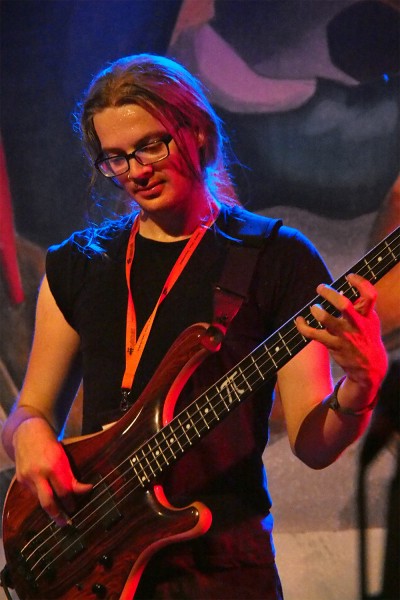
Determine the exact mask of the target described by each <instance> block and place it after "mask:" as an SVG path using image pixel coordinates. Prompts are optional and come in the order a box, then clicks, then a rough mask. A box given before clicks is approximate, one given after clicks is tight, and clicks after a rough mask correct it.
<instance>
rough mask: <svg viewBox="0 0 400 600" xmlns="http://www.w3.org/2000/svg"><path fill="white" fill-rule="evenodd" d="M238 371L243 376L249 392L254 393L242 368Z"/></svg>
mask: <svg viewBox="0 0 400 600" xmlns="http://www.w3.org/2000/svg"><path fill="white" fill-rule="evenodd" d="M238 370H239V374H240V375H241V376H242V379H243V381H244V383H245V384H246V385H247V387H248V390H249V392H252V391H253V389H252V387H251V385H250V384H249V382H248V381H247V378H246V376H245V374H244V373H243V371H242V369H241V368H240V367H238Z"/></svg>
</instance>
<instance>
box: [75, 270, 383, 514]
mask: <svg viewBox="0 0 400 600" xmlns="http://www.w3.org/2000/svg"><path fill="white" fill-rule="evenodd" d="M367 269H368V273H369V272H370V271H371V269H370V268H368V267H367ZM360 274H361V273H360ZM378 274H379V273H378ZM345 284H347V285H349V284H348V283H347V281H346V282H345ZM338 291H341V290H340V288H338ZM303 310H304V309H303ZM300 312H301V311H300ZM291 332H295V333H297V336H296V337H298V335H299V333H298V332H297V330H295V328H292V330H291V331H290V332H289V333H291ZM300 337H302V336H300ZM292 339H293V338H292ZM290 341H291V340H290ZM263 345H265V344H261V346H263ZM294 350H295V348H294ZM245 360H246V359H243V361H245ZM243 361H242V362H243ZM240 364H242V363H240ZM259 366H260V367H262V366H263V365H259ZM240 371H241V370H240ZM273 371H274V369H273ZM241 374H242V375H243V378H244V379H245V380H246V381H247V379H246V377H245V375H244V373H243V371H241ZM266 376H269V375H268V374H266ZM223 379H224V378H223ZM249 387H250V389H252V388H251V386H249ZM218 395H220V394H218ZM203 396H206V397H207V394H206V393H205V394H203ZM238 399H239V398H238ZM198 400H199V399H198ZM207 401H208V402H210V401H209V399H208V398H207ZM222 402H223V403H224V405H225V407H226V404H225V401H224V399H223V398H222ZM228 410H229V409H228ZM179 417H180V415H178V417H177V419H179ZM217 420H218V419H217ZM200 422H202V421H200ZM179 423H180V421H179ZM153 437H155V436H153ZM186 437H187V436H186ZM175 439H176V436H175ZM150 442H151V440H149V441H148V442H147V443H146V444H145V445H149V444H150ZM178 443H179V440H178ZM140 450H141V448H139V449H138V451H137V452H136V453H138V452H139V451H140ZM150 451H151V453H152V450H151V448H150ZM142 452H143V451H142ZM171 452H172V455H173V456H174V458H175V455H174V452H173V451H172V450H171ZM143 458H146V460H147V457H146V455H145V454H143ZM126 460H127V459H125V461H124V462H126ZM147 462H148V464H150V462H149V461H148V460H147ZM155 462H156V464H157V467H156V468H159V465H158V462H157V461H155ZM122 464H123V463H121V465H122ZM114 471H115V469H114ZM152 472H153V473H154V470H153V469H152ZM126 473H130V474H132V472H131V470H130V469H129V471H127V472H126ZM110 474H111V473H109V474H107V476H106V477H105V478H103V480H102V481H104V480H105V479H106V478H107V477H108V476H110ZM135 474H136V477H138V475H137V473H135ZM147 479H148V477H147ZM128 483H130V482H128ZM128 483H126V484H124V486H123V487H125V486H126V485H128ZM136 489H139V488H134V489H133V490H132V491H131V492H129V493H132V492H133V491H135V490H136ZM128 495H129V494H128ZM125 499H126V497H125V498H124V499H123V500H120V501H119V503H121V502H122V501H125ZM85 508H87V507H85Z"/></svg>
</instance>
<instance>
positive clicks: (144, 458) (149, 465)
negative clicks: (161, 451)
mask: <svg viewBox="0 0 400 600" xmlns="http://www.w3.org/2000/svg"><path fill="white" fill-rule="evenodd" d="M142 455H143V458H142V459H141V460H140V463H141V464H142V461H143V460H145V461H146V463H147V465H148V467H149V469H150V471H151V473H152V475H154V474H155V473H154V471H153V467H152V466H151V463H150V461H149V459H148V458H147V455H146V454H145V453H144V450H142ZM142 468H143V472H144V473H145V474H146V471H145V468H146V467H145V466H144V465H142ZM146 477H147V479H148V481H149V477H148V476H147V475H146Z"/></svg>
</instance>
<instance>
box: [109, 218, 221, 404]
mask: <svg viewBox="0 0 400 600" xmlns="http://www.w3.org/2000/svg"><path fill="white" fill-rule="evenodd" d="M215 218H216V215H215V214H214V211H213V213H212V214H211V216H210V218H209V219H208V221H207V222H206V223H201V224H200V225H199V226H198V227H197V229H196V230H195V231H194V233H193V234H192V236H191V237H190V238H189V240H188V242H187V244H186V245H185V247H184V248H183V250H182V252H181V254H180V255H179V257H178V259H177V261H176V263H175V264H174V266H173V268H172V270H171V272H170V274H169V275H168V277H167V280H166V282H165V284H164V286H163V289H162V291H161V294H160V296H159V298H158V300H157V302H156V305H155V307H154V309H153V311H152V313H151V315H150V316H149V318H148V319H147V321H146V323H145V325H144V327H143V329H142V331H141V333H140V336H139V338H138V339H137V325H136V312H135V305H134V302H133V297H132V291H131V268H132V263H133V258H134V256H135V240H136V235H137V233H138V231H139V215H138V216H137V217H136V219H135V221H134V223H133V225H132V229H131V233H130V236H129V241H128V247H127V250H126V260H125V275H126V283H127V286H128V306H127V313H126V336H125V343H126V359H125V373H124V376H123V379H122V386H121V387H122V390H121V391H122V401H121V409H122V410H126V409H127V408H128V406H129V404H128V396H129V393H130V390H131V388H132V384H133V380H134V378H135V374H136V371H137V368H138V366H139V362H140V359H141V357H142V354H143V351H144V348H145V346H146V343H147V340H148V339H149V335H150V331H151V328H152V326H153V322H154V319H155V317H156V314H157V311H158V309H159V307H160V304H161V303H162V302H163V301H164V300H165V298H166V297H167V295H168V294H169V292H170V291H171V289H172V288H173V286H174V285H175V283H176V281H177V280H178V278H179V276H180V275H181V273H182V271H183V270H184V268H185V266H186V264H187V263H188V261H189V259H190V257H191V256H192V254H193V253H194V251H195V250H196V248H197V246H198V245H199V244H200V241H201V240H202V238H203V236H204V234H205V233H206V231H207V230H208V229H209V227H210V226H211V225H212V223H213V222H214V221H215Z"/></svg>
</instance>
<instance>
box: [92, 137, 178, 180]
mask: <svg viewBox="0 0 400 600" xmlns="http://www.w3.org/2000/svg"><path fill="white" fill-rule="evenodd" d="M171 140H172V135H170V134H169V133H167V134H166V135H164V136H163V137H162V138H160V139H159V140H155V141H154V142H151V143H150V144H146V145H145V146H142V147H141V148H137V149H136V150H135V151H134V152H131V153H130V154H118V155H117V156H108V157H107V158H98V159H97V160H96V161H95V163H94V166H95V167H96V169H97V170H98V171H100V173H101V174H102V175H104V176H105V177H118V176H119V175H123V174H124V173H127V172H128V171H129V161H130V160H131V159H132V158H134V159H135V160H136V161H137V162H138V163H139V165H143V166H145V165H152V164H153V163H156V162H159V161H160V160H163V159H164V158H167V156H169V143H170V142H171Z"/></svg>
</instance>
